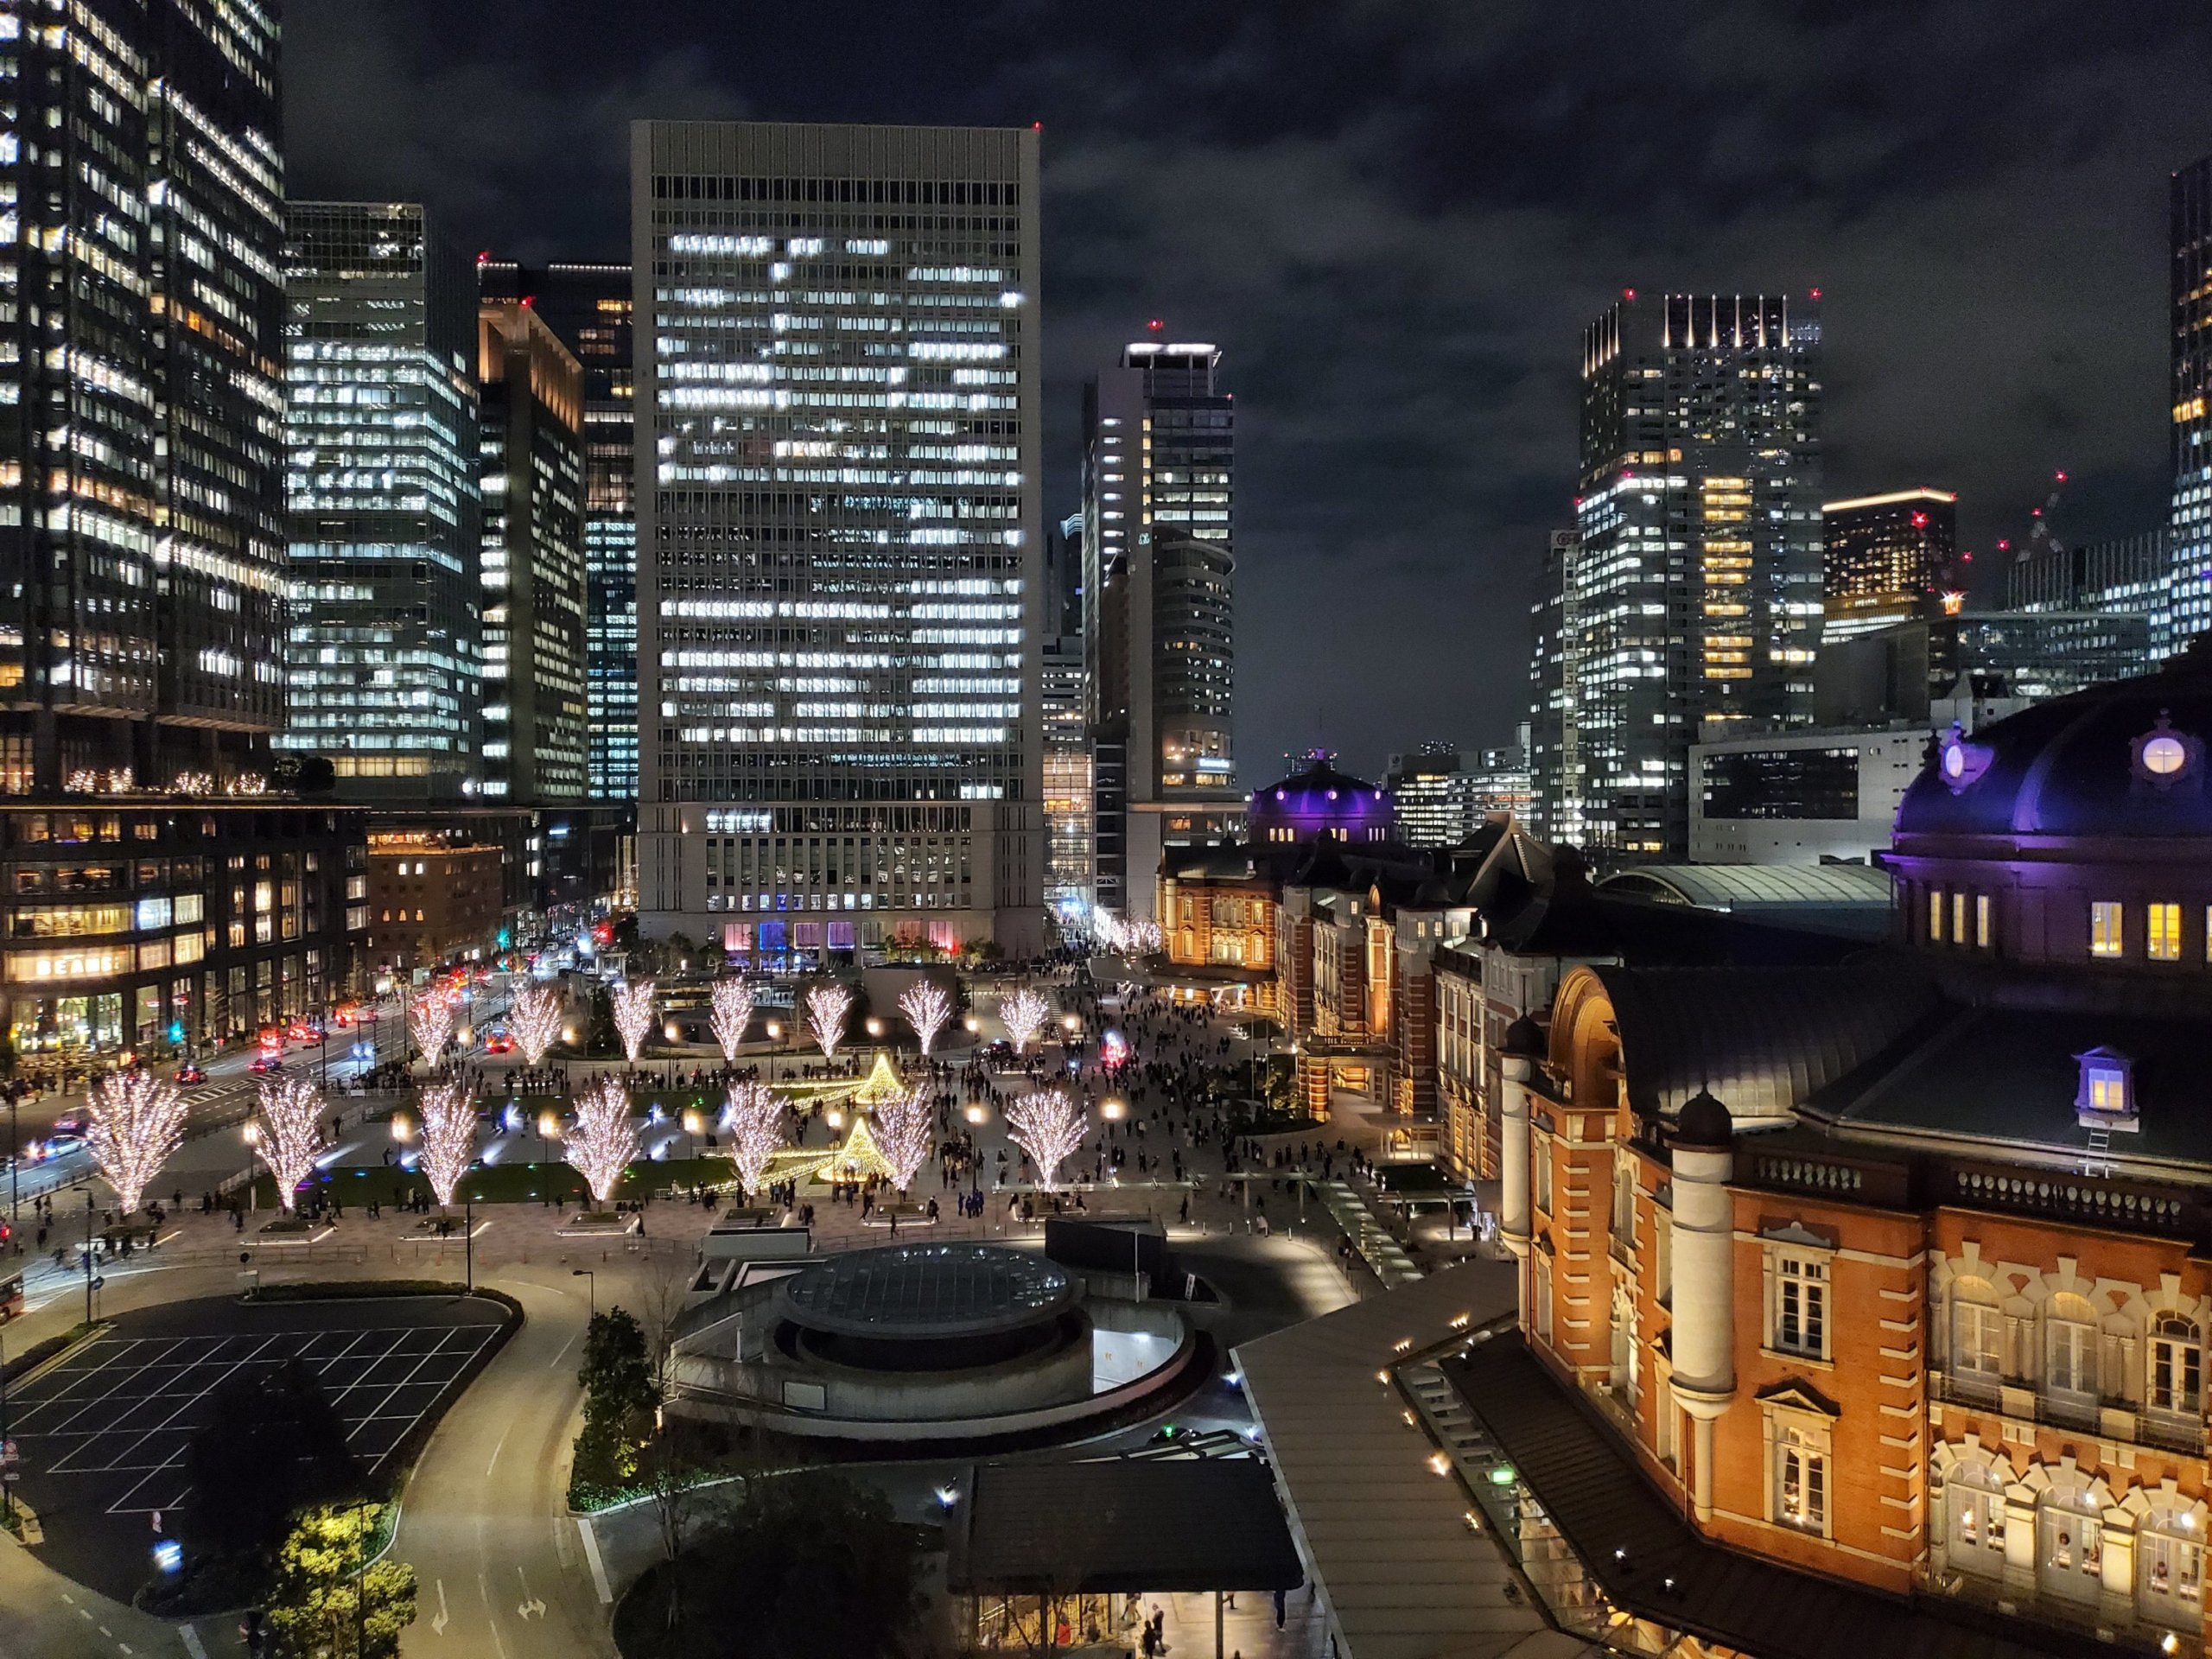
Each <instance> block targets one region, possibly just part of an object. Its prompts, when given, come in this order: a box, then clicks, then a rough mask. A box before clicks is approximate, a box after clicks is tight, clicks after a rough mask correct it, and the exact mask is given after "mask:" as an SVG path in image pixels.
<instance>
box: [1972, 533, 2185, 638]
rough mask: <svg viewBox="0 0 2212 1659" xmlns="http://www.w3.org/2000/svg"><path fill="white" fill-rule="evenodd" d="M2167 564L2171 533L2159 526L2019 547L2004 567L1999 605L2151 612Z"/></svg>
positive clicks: (2163, 586) (2160, 600)
mask: <svg viewBox="0 0 2212 1659" xmlns="http://www.w3.org/2000/svg"><path fill="white" fill-rule="evenodd" d="M2172 566H2173V541H2172V537H2171V535H2170V534H2169V532H2168V531H2166V530H2165V529H2164V527H2163V526H2162V527H2161V528H2159V529H2157V530H2151V531H2143V532H2142V533H2140V534H2139V535H2134V536H2120V537H2113V539H2112V540H2110V541H2104V542H2089V543H2085V544H2083V545H2082V546H2078V547H2065V546H2062V545H2060V544H2058V543H2045V544H2044V545H2042V546H2039V547H2029V548H2024V549H2022V550H2021V552H2020V556H2019V557H2018V559H2016V560H2015V561H2013V563H2011V564H2010V565H2007V566H2006V567H2005V609H2006V610H2008V611H2092V612H2095V613H2098V614H2100V615H2103V616H2141V617H2149V616H2152V615H2154V614H2155V613H2157V612H2158V610H2159V609H2160V608H2161V607H2162V606H2163V605H2164V601H2165V597H2166V594H2167V592H2168V590H2169V588H2170V587H2171V582H2170V580H2169V578H2170V575H2171V570H2172Z"/></svg>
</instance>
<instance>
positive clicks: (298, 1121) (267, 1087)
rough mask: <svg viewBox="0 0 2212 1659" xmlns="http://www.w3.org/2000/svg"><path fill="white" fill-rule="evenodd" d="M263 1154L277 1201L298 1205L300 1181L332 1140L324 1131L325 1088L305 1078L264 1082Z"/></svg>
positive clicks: (291, 1205)
mask: <svg viewBox="0 0 2212 1659" xmlns="http://www.w3.org/2000/svg"><path fill="white" fill-rule="evenodd" d="M260 1104H261V1116H260V1124H261V1141H260V1145H261V1156H262V1160H263V1161H264V1162H265V1163H267V1164H268V1166H269V1173H270V1174H271V1175H272V1176H274V1177H275V1178H276V1180H277V1203H278V1204H279V1205H283V1207H284V1208H285V1209H286V1210H288V1211H289V1210H291V1209H293V1208H295V1207H296V1206H295V1203H294V1200H295V1198H296V1196H297V1194H298V1192H299V1190H300V1184H301V1183H302V1181H304V1180H306V1179H307V1178H308V1176H310V1175H312V1174H314V1173H315V1160H316V1159H317V1158H320V1157H321V1155H322V1151H323V1148H324V1147H326V1146H327V1145H328V1144H329V1143H328V1142H327V1141H325V1140H324V1138H323V1133H322V1091H321V1090H319V1089H317V1088H316V1087H315V1085H314V1084H311V1083H309V1082H308V1080H307V1079H306V1078H304V1077H284V1078H282V1079H280V1080H278V1081H277V1082H275V1083H271V1082H270V1081H269V1080H268V1079H267V1078H264V1079H263V1080H262V1084H261V1103H260Z"/></svg>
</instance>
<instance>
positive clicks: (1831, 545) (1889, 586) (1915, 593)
mask: <svg viewBox="0 0 2212 1659" xmlns="http://www.w3.org/2000/svg"><path fill="white" fill-rule="evenodd" d="M1821 518H1822V521H1823V522H1822V535H1823V539H1824V542H1825V544H1826V551H1825V555H1824V558H1823V575H1822V592H1823V603H1824V609H1825V613H1826V617H1827V622H1826V626H1824V628H1823V629H1822V631H1821V639H1823V640H1824V641H1826V640H1834V639H1849V638H1850V637H1851V636H1852V635H1853V634H1855V633H1869V632H1872V631H1873V630H1874V629H1876V628H1886V627H1891V626H1895V625H1896V624H1897V623H1899V622H1916V621H1922V620H1927V619H1928V618H1930V617H1937V616H1942V615H1943V614H1944V613H1945V610H1946V608H1947V607H1949V608H1951V609H1954V610H1955V608H1956V607H1958V605H1959V604H1961V602H1963V600H1964V594H1963V593H1961V592H1960V591H1959V589H1960V586H1961V584H1960V582H1959V579H1958V566H1957V559H1958V548H1959V498H1958V497H1957V495H1956V494H1955V493H1953V492H1951V491H1949V490H1931V489H1927V488H1924V487H1923V488H1917V489H1910V490H1892V491H1891V492H1889V493H1886V494H1882V495H1866V496H1859V497H1856V498H1854V499H1851V500H1848V501H1830V502H1828V503H1827V505H1824V506H1823V507H1822V508H1821Z"/></svg>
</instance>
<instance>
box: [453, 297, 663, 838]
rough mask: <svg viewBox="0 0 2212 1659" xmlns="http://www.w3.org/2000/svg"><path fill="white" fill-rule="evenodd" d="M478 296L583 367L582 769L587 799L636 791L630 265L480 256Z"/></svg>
mask: <svg viewBox="0 0 2212 1659" xmlns="http://www.w3.org/2000/svg"><path fill="white" fill-rule="evenodd" d="M476 270H477V277H478V280H479V282H480V284H481V288H482V292H483V296H484V297H485V298H486V299H487V300H490V299H503V300H528V301H529V302H530V305H531V309H532V310H534V311H535V312H537V315H538V316H539V317H540V318H541V319H543V321H544V322H545V323H546V324H547V326H548V327H550V328H551V329H552V330H553V332H554V334H556V335H558V336H559V337H560V340H561V343H562V344H563V345H564V346H567V347H568V348H569V350H570V351H571V352H573V353H575V357H576V360H577V362H579V363H580V364H582V365H583V385H584V585H585V591H586V594H587V595H588V598H587V601H586V605H585V613H584V614H585V628H586V632H587V635H588V643H587V645H586V652H585V664H586V666H585V677H586V680H587V683H588V700H589V702H590V705H591V710H590V721H591V731H590V739H589V752H588V759H587V761H586V767H587V770H588V773H589V789H590V796H591V798H592V799H593V800H594V801H607V802H614V801H634V800H636V799H637V798H638V514H637V508H636V504H635V499H634V480H635V468H636V456H635V454H634V444H633V433H634V429H635V425H636V420H637V410H636V399H635V396H634V393H633V392H632V387H631V382H630V338H631V336H630V308H631V303H632V301H631V294H630V286H631V279H630V267H629V266H628V265H627V264H576V263H569V262H563V261H558V260H556V261H555V262H553V263H551V264H544V265H521V264H516V263H515V262H514V261H512V260H511V259H493V258H491V257H488V256H480V257H478V260H477V266H476Z"/></svg>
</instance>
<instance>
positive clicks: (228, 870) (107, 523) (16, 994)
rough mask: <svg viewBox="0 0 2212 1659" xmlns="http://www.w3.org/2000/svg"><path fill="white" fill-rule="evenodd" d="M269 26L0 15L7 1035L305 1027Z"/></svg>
mask: <svg viewBox="0 0 2212 1659" xmlns="http://www.w3.org/2000/svg"><path fill="white" fill-rule="evenodd" d="M277 60H278V39H277V24H276V22H275V16H274V12H273V9H266V8H259V7H255V6H251V5H238V6H213V7H210V6H201V5H197V4H190V5H188V4H185V3H181V0H133V3H129V4H124V3H115V0H76V3H73V4H72V5H70V6H69V7H68V8H67V9H66V10H65V9H62V8H59V7H54V8H48V9H41V10H35V11H34V10H32V9H30V8H28V7H20V6H16V5H13V4H10V5H6V6H4V7H0V80H4V82H5V85H6V86H7V89H8V90H7V97H6V99H5V100H4V107H3V108H0V282H3V283H4V286H5V289H6V295H7V303H6V305H5V308H4V310H0V329H3V330H4V338H5V341H6V346H5V349H4V351H0V584H3V585H4V591H5V594H6V602H5V605H4V607H0V794H4V795H5V796H6V798H7V805H6V810H5V814H4V818H5V821H4V823H0V843H4V849H5V850H4V853H0V892H4V893H6V894H7V897H8V914H7V917H6V925H5V928H4V930H0V931H4V938H5V940H6V946H5V950H4V951H0V957H4V961H0V1024H3V1025H4V1027H5V1031H6V1040H7V1042H8V1044H9V1046H10V1048H11V1049H12V1051H13V1052H16V1054H19V1055H29V1054H31V1053H33V1052H38V1051H45V1050H56V1049H59V1050H65V1051H79V1052H82V1051H100V1050H108V1051H112V1050H114V1049H116V1048H119V1047H124V1046H129V1047H133V1048H136V1049H137V1050H139V1051H140V1052H144V1053H147V1054H149V1055H151V1054H158V1053H162V1052H175V1051H177V1050H179V1049H182V1048H184V1047H186V1046H189V1045H194V1044H198V1043H200V1042H202V1041H205V1040H207V1039H213V1038H217V1037H220V1036H225V1035H227V1034H229V1033H232V1032H234V1031H237V1030H238V1029H240V1028H242V1027H250V1026H251V1025H252V1024H253V1023H254V1022H255V1021H257V1020H261V1019H266V1018H269V1017H271V1016H273V1015H277V1014H288V1013H292V1012H296V1011H298V1010H300V1009H302V1008H304V1007H311V1006H315V1005H318V1004H320V1003H321V1001H323V1000H324V999H325V998H326V997H327V996H329V995H334V994H336V993H337V992H338V991H339V990H340V989H342V988H345V987H346V985H348V984H349V983H350V982H351V977H352V974H353V966H352V953H353V947H354V945H355V944H357V943H358V941H359V930H360V928H361V927H362V926H363V925H365V916H363V915H362V914H361V913H359V912H358V911H357V909H356V908H355V907H353V906H351V905H349V902H348V900H349V895H348V893H347V890H346V889H347V883H348V881H349V880H351V879H352V875H353V872H354V871H355V870H357V869H358V868H359V865H358V861H359V858H360V857H361V855H362V849H361V833H362V832H361V825H360V823H359V818H358V817H357V816H355V815H352V814H347V813H345V812H341V811H339V810H334V808H332V807H331V806H329V805H328V804H327V803H325V804H315V805H307V804H301V803H299V802H296V801H291V800H287V799H284V798H283V796H282V795H281V793H279V792H277V791H281V790H282V789H283V787H284V786H285V785H288V784H291V783H296V782H298V781H300V780H299V779H298V778H297V777H296V774H293V773H291V772H288V771H287V770H286V769H283V768H280V767H277V766H273V765H272V764H271V760H272V757H271V755H270V748H269V744H270V734H272V733H273V732H275V731H276V729H277V728H278V726H279V725H281V724H282V722H283V712H284V665H283V607H284V586H285V568H284V558H285V555H284V518H283V512H284V493H283V470H282V469H283V386H282V381H281V378H280V376H281V373H282V368H281V359H282V355H283V346H282V340H283V321H284V311H283V288H282V256H283V234H284V224H283V194H284V181H283V160H282V157H281V156H280V154H279V152H278V149H277V144H278V139H279V135H280V132H281V130H282V126H283V121H282V111H281V107H280V98H279V83H278V75H277Z"/></svg>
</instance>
